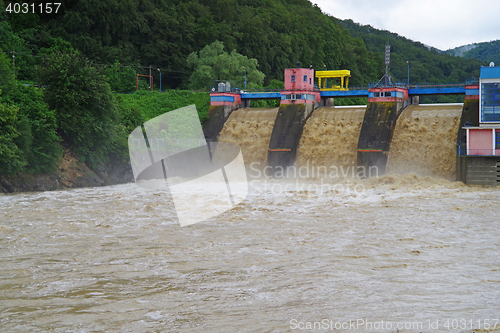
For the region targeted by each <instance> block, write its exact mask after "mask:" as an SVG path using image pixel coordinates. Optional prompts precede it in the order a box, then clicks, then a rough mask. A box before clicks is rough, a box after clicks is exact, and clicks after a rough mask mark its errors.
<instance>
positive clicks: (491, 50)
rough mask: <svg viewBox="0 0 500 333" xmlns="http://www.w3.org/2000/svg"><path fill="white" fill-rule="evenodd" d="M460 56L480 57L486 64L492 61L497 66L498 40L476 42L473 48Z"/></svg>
mask: <svg viewBox="0 0 500 333" xmlns="http://www.w3.org/2000/svg"><path fill="white" fill-rule="evenodd" d="M462 57H464V58H468V59H471V58H476V59H480V60H482V61H484V62H486V63H487V64H489V63H490V62H492V61H493V62H494V63H495V64H497V66H498V65H500V40H495V41H492V42H486V43H478V44H477V46H476V47H475V48H474V49H472V50H470V51H467V52H465V53H464V54H462Z"/></svg>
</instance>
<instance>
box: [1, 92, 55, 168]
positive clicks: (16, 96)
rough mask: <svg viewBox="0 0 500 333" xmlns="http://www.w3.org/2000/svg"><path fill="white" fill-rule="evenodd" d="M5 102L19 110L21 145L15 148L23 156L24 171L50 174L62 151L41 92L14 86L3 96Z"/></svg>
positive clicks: (52, 114) (52, 118) (51, 112)
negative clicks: (24, 160)
mask: <svg viewBox="0 0 500 333" xmlns="http://www.w3.org/2000/svg"><path fill="white" fill-rule="evenodd" d="M5 101H6V102H7V103H9V104H11V105H15V106H17V107H18V108H19V118H20V121H19V122H18V129H19V132H20V134H21V136H20V139H22V142H23V144H21V143H19V144H18V147H19V148H21V149H22V150H23V152H24V153H25V156H26V160H27V162H28V164H27V171H29V172H34V173H40V172H51V171H54V169H55V168H56V166H57V161H58V160H59V157H60V156H61V151H62V150H61V146H60V145H59V141H60V139H59V136H58V135H57V124H56V115H55V111H54V110H50V109H49V107H48V105H47V103H45V102H44V101H43V95H42V91H41V90H40V89H37V88H34V87H33V86H23V85H21V84H18V85H17V86H16V89H14V90H12V91H11V92H10V93H9V94H8V95H6V96H5ZM30 138H32V139H30ZM28 143H29V144H28Z"/></svg>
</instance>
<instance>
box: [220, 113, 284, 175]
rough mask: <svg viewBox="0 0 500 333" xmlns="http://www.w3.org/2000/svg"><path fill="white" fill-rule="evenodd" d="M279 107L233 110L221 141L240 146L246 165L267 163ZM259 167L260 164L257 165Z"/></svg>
mask: <svg viewBox="0 0 500 333" xmlns="http://www.w3.org/2000/svg"><path fill="white" fill-rule="evenodd" d="M277 113H278V108H261V109H257V108H245V109H239V110H236V111H233V113H231V115H230V116H229V119H228V120H227V121H226V123H225V124H224V127H223V129H222V131H221V133H220V135H219V142H230V143H234V144H237V145H238V146H240V148H241V151H242V153H243V159H244V160H245V165H246V166H249V165H250V164H251V163H252V162H258V163H259V165H260V169H262V168H264V167H265V166H266V165H267V151H268V148H269V140H270V138H271V133H272V131H273V126H274V121H275V119H276V115H277ZM257 167H258V166H257Z"/></svg>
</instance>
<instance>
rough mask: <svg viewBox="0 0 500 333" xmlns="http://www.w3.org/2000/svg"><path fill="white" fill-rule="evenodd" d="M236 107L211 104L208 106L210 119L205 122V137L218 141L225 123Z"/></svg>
mask: <svg viewBox="0 0 500 333" xmlns="http://www.w3.org/2000/svg"><path fill="white" fill-rule="evenodd" d="M234 109H235V108H234V107H233V106H231V105H211V106H210V107H209V108H208V119H207V121H205V123H204V124H203V134H204V135H205V139H207V140H211V141H217V138H218V137H219V133H220V131H222V128H223V127H224V123H225V122H226V120H227V119H228V118H229V115H230V114H231V112H233V110H234Z"/></svg>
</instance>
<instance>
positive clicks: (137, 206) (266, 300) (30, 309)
mask: <svg viewBox="0 0 500 333" xmlns="http://www.w3.org/2000/svg"><path fill="white" fill-rule="evenodd" d="M314 181H315V180H310V181H309V183H311V182H312V183H314ZM287 182H290V183H291V184H292V186H284V185H286V183H287ZM273 185H274V186H273ZM296 185H297V183H294V182H293V181H290V180H264V179H260V180H257V181H254V182H253V183H252V187H251V190H250V193H249V196H248V197H247V199H245V201H244V202H243V203H242V204H240V205H238V206H237V207H236V208H234V209H232V210H230V211H227V212H226V213H224V214H222V215H220V216H217V217H215V218H211V219H209V220H206V221H204V222H201V223H198V224H194V225H191V226H187V227H180V226H179V223H178V222H177V219H176V215H175V211H174V207H173V204H172V202H171V200H170V198H169V197H168V194H167V192H164V191H158V190H147V189H142V188H140V187H138V186H136V185H135V184H126V185H119V186H111V187H99V188H84V189H73V190H64V191H54V192H40V193H18V194H9V195H0V221H1V223H0V331H2V332H105V331H106V332H289V331H296V332H299V331H318V332H328V331H336V332H358V331H366V332H396V331H397V330H399V332H469V331H474V330H477V329H478V328H484V327H485V326H486V325H491V326H493V325H494V324H495V319H497V322H496V323H497V328H499V327H500V322H498V318H499V317H500V311H499V309H500V245H499V244H500V242H499V240H500V190H499V189H496V188H473V187H467V186H465V185H463V184H462V183H456V182H449V181H445V180H436V179H432V178H423V177H419V176H416V175H406V176H385V177H380V178H373V179H366V180H363V181H361V180H347V181H346V180H344V181H341V182H340V185H341V186H339V187H337V189H336V190H332V191H325V192H321V193H319V192H318V191H317V190H315V189H311V188H305V187H300V186H298V187H297V186H296ZM353 322H356V325H353ZM436 324H437V325H436ZM370 325H371V326H370ZM412 325H413V326H412ZM415 325H417V326H415ZM419 325H421V326H419Z"/></svg>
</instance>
